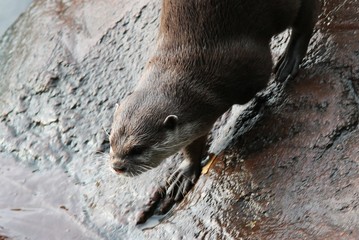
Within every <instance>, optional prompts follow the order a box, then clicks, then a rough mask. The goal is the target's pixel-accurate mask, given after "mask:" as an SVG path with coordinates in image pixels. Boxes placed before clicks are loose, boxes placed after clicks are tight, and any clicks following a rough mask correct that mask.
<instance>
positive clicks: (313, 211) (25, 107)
mask: <svg viewBox="0 0 359 240" xmlns="http://www.w3.org/2000/svg"><path fill="white" fill-rule="evenodd" d="M159 8H160V0H156V1H147V0H138V1H129V0H121V1H120V2H117V1H113V0H104V1H95V0H92V1H86V2H79V1H64V0H63V1H46V0H40V1H36V2H35V3H34V4H33V5H32V6H31V8H30V9H29V10H28V11H27V12H26V13H25V14H24V15H22V16H21V18H19V20H18V21H17V22H16V24H15V25H14V26H13V27H12V28H11V29H10V30H8V31H7V32H6V34H5V35H4V37H3V38H2V40H1V41H0V76H1V78H2V80H1V81H0V161H1V162H2V163H3V164H2V165H1V166H0V179H1V183H2V184H4V186H5V187H2V188H1V190H0V193H1V194H0V203H1V205H0V209H1V211H0V236H1V235H4V236H9V237H15V239H16V238H19V239H23V238H24V237H26V236H28V237H30V238H33V239H45V238H47V237H48V236H49V232H48V231H43V229H44V228H49V227H50V228H51V227H53V229H51V230H52V233H56V234H54V237H55V238H58V239H66V238H67V239H69V238H71V239H74V238H78V239H118V238H120V239H121V238H123V239H142V238H144V239H176V238H178V239H180V238H187V239H194V238H200V239H239V238H241V237H242V238H244V239H339V238H340V239H358V238H359V232H358V229H359V217H358V216H359V210H358V207H359V200H358V199H359V190H358V189H359V149H358V146H359V129H358V118H359V95H358V93H359V67H358V66H359V42H358V41H357V39H359V18H358V16H359V15H358V10H357V9H359V3H358V2H357V1H337V0H326V1H323V13H322V14H321V16H320V21H319V23H318V25H317V30H316V33H315V35H314V37H313V40H312V44H311V46H310V49H309V53H308V56H307V58H306V60H305V62H304V63H303V65H302V69H301V70H300V74H299V75H298V77H297V78H296V79H295V80H293V81H292V82H289V83H287V85H286V86H278V85H275V84H273V83H272V84H271V85H270V86H269V87H268V89H267V90H266V92H264V93H263V95H264V97H265V99H266V102H265V103H264V104H261V105H258V104H256V103H250V104H248V105H247V106H245V107H240V108H239V107H234V108H233V109H232V111H231V112H228V113H227V114H226V115H225V116H223V117H222V118H221V119H219V121H218V122H217V124H216V126H215V129H214V131H213V133H212V136H211V141H210V151H211V152H214V153H216V154H219V156H218V161H216V163H215V164H214V166H213V167H212V168H211V169H210V170H209V172H208V173H207V174H204V175H202V176H201V177H200V179H199V181H198V183H197V184H196V185H195V187H194V189H193V190H192V191H191V192H190V193H189V194H188V195H187V196H186V197H185V199H184V200H183V201H182V202H181V203H180V204H179V205H178V206H176V207H175V208H174V209H172V211H171V212H170V213H169V214H168V215H166V217H165V218H164V219H162V221H161V222H160V223H157V224H156V221H157V220H156V218H153V219H150V221H149V223H148V224H147V225H144V226H135V221H136V219H137V218H138V216H139V215H140V214H141V211H142V210H143V209H144V208H145V205H146V203H147V202H148V199H149V196H150V194H151V191H152V190H153V189H154V188H155V187H157V186H158V185H159V184H161V183H163V181H164V179H165V176H166V175H167V174H168V173H169V172H170V171H171V169H172V166H173V164H176V163H177V162H178V161H179V158H181V156H179V155H177V156H175V157H173V158H170V159H168V161H166V163H165V164H163V165H162V166H160V167H159V168H157V169H154V170H151V171H149V172H147V173H145V174H143V175H141V176H139V177H137V178H119V177H117V176H116V175H115V174H113V173H111V171H110V170H109V167H108V166H107V155H106V153H107V152H108V141H107V135H106V131H109V127H110V124H111V121H112V114H113V111H114V106H115V103H116V102H119V101H121V99H122V98H123V97H124V96H126V94H127V93H128V92H129V91H130V90H131V88H132V87H133V86H134V85H135V84H136V81H137V79H138V77H139V75H140V73H141V70H142V68H143V66H144V64H145V62H146V59H147V57H148V55H149V54H150V53H151V47H152V46H153V43H154V41H155V39H156V32H157V26H158V23H159V22H158V21H159V19H158V17H159ZM286 39H287V35H286V34H284V35H281V36H279V37H277V38H276V39H275V40H274V41H273V44H272V46H273V52H274V57H275V58H276V57H277V56H278V53H280V52H281V51H282V50H283V47H284V46H285V41H286ZM19 186H22V187H19ZM14 196H17V197H16V201H14ZM45 212H47V213H46V214H49V215H46V214H45ZM27 213H32V214H27ZM42 218H46V219H50V220H49V221H48V223H45V222H42V220H41V219H42ZM15 220H16V224H14V221H15ZM29 221H31V222H30V223H32V224H28V223H29ZM57 222H61V229H59V227H58V225H55V223H56V224H57ZM52 223H53V224H52ZM46 224H48V225H46ZM25 226H26V227H25ZM66 229H67V230H68V231H66ZM0 239H1V237H0Z"/></svg>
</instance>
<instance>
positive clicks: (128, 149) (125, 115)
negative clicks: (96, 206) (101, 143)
mask: <svg viewBox="0 0 359 240" xmlns="http://www.w3.org/2000/svg"><path fill="white" fill-rule="evenodd" d="M163 108H164V106H163V105H161V103H160V102H157V103H156V102H154V101H153V100H151V102H147V101H146V100H145V99H141V97H140V96H132V95H131V96H130V97H128V99H126V100H125V101H124V102H123V103H122V104H121V105H120V106H118V107H117V109H116V111H115V115H114V121H113V123H112V129H111V134H110V146H111V148H110V161H111V167H112V168H113V170H114V171H115V172H116V173H118V174H124V175H127V176H136V175H139V174H141V173H142V172H145V171H147V170H149V169H151V168H154V167H157V166H158V165H159V164H160V163H161V162H162V161H163V160H164V159H165V158H167V157H169V156H171V155H172V154H174V153H176V152H177V151H179V150H180V149H181V148H182V147H184V146H185V145H187V144H188V142H187V141H186V139H183V136H180V134H179V132H180V128H181V126H180V125H181V123H180V120H179V119H178V117H177V116H176V115H171V114H166V113H165V112H166V111H164V109H163ZM181 135H182V134H181Z"/></svg>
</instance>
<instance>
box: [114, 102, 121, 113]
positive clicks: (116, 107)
mask: <svg viewBox="0 0 359 240" xmlns="http://www.w3.org/2000/svg"><path fill="white" fill-rule="evenodd" d="M119 107H120V104H118V103H116V106H115V111H116V110H117V109H118V108H119Z"/></svg>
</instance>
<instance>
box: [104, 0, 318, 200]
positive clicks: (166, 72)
mask: <svg viewBox="0 0 359 240" xmlns="http://www.w3.org/2000/svg"><path fill="white" fill-rule="evenodd" d="M316 5H317V4H316V1H314V0H257V1H253V0H164V1H163V6H162V15H161V24H160V32H159V38H158V41H157V48H156V51H155V53H154V55H153V56H152V57H151V59H150V60H149V62H148V64H147V66H146V68H145V70H144V73H143V76H142V78H141V79H140V81H139V83H138V84H137V86H136V88H135V90H134V92H133V93H132V94H131V95H130V96H129V97H128V98H126V99H125V100H124V101H123V102H122V103H121V105H120V106H119V108H118V109H117V110H116V112H115V115H114V122H113V126H112V131H111V136H110V143H111V159H112V163H113V168H114V169H115V170H116V171H117V172H119V173H127V174H130V175H136V174H139V173H141V172H143V171H145V170H147V169H149V168H153V167H156V166H157V165H158V164H160V163H161V161H162V160H163V159H164V158H166V157H168V156H170V155H172V154H174V153H176V152H177V151H179V150H180V149H183V150H184V152H185V154H186V160H185V161H184V164H182V166H181V168H180V169H179V170H178V171H177V172H176V173H175V174H174V175H173V176H172V177H171V178H173V182H174V183H173V184H172V186H171V187H170V189H169V191H175V192H176V191H177V192H181V193H185V192H187V191H188V189H189V188H190V185H191V184H193V183H194V181H195V180H196V179H197V178H198V176H199V172H200V158H201V154H202V149H203V146H204V144H205V136H206V135H207V134H208V132H209V131H210V129H211V127H212V125H213V123H214V122H215V121H216V119H217V118H218V117H219V116H221V115H222V114H223V113H224V112H225V111H227V110H228V109H229V108H230V107H231V106H232V105H233V104H244V103H246V102H248V101H249V100H250V99H252V98H253V97H254V96H255V94H256V93H257V92H258V91H260V90H262V89H263V88H265V87H266V85H267V82H268V80H269V77H270V74H271V71H272V65H273V64H272V57H271V53H270V47H269V42H270V39H271V37H272V36H273V35H274V34H277V33H279V32H281V31H283V30H284V29H286V28H288V27H292V31H293V36H292V38H291V42H290V44H289V46H288V48H287V51H286V53H285V54H284V57H283V58H282V60H281V61H280V62H279V66H278V67H277V76H278V79H279V81H283V79H284V78H287V76H294V75H295V74H296V72H297V70H298V66H299V63H300V61H301V59H302V58H303V57H304V54H305V52H306V49H307V45H308V42H309V38H310V35H311V33H312V29H313V26H314V23H315V18H316V11H315V9H316ZM169 115H175V116H177V118H178V119H177V118H172V119H170V121H171V124H169V123H168V122H167V123H166V121H165V119H166V117H167V116H169ZM168 126H174V127H171V128H168ZM132 148H135V149H137V150H133V151H132V153H134V154H131V149H132ZM139 149H140V150H139ZM198 149H200V150H198ZM181 176H182V178H181ZM176 184H177V185H179V186H180V187H179V188H177V187H175V185H176ZM174 188H176V190H175V189H174ZM177 195H178V194H177ZM176 199H178V196H176Z"/></svg>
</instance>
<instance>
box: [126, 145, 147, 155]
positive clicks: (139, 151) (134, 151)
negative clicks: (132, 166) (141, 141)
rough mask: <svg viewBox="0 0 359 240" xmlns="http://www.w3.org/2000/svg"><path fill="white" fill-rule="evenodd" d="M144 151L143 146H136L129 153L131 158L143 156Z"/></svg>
mask: <svg viewBox="0 0 359 240" xmlns="http://www.w3.org/2000/svg"><path fill="white" fill-rule="evenodd" d="M143 151H144V147H143V146H134V147H132V148H131V149H130V151H128V155H129V156H135V155H141V154H142V153H143Z"/></svg>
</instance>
